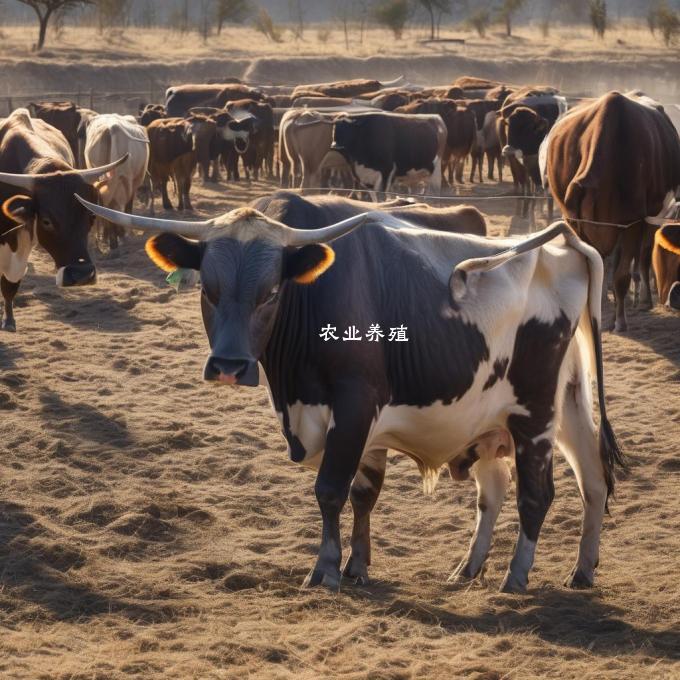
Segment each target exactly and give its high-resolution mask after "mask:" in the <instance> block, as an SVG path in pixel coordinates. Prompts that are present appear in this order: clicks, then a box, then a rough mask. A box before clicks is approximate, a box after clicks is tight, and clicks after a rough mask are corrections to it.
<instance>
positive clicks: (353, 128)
mask: <svg viewBox="0 0 680 680" xmlns="http://www.w3.org/2000/svg"><path fill="white" fill-rule="evenodd" d="M368 118H369V117H368V116H356V117H354V118H350V117H342V118H339V119H338V120H336V121H335V123H334V124H333V142H332V144H331V150H333V151H338V152H339V153H341V154H342V155H343V156H345V158H352V157H354V156H355V151H356V150H357V148H359V147H361V146H362V140H361V130H362V128H363V127H364V126H365V125H366V123H367V122H368Z"/></svg>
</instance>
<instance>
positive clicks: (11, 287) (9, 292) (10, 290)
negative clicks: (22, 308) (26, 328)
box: [0, 276, 21, 333]
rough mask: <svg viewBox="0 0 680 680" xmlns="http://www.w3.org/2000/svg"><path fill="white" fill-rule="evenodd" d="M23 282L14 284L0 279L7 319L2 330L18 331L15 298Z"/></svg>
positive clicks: (4, 319)
mask: <svg viewBox="0 0 680 680" xmlns="http://www.w3.org/2000/svg"><path fill="white" fill-rule="evenodd" d="M20 283H21V281H17V282H16V283H13V282H12V281H8V280H7V279H6V278H5V277H4V276H2V277H0V289H1V290H2V297H3V298H4V299H5V317H4V318H3V320H2V330H3V331H9V332H10V333H14V332H15V331H16V329H17V324H16V322H15V321H14V296H15V295H16V294H17V291H18V290H19V284H20Z"/></svg>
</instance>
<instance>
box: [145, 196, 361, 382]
mask: <svg viewBox="0 0 680 680" xmlns="http://www.w3.org/2000/svg"><path fill="white" fill-rule="evenodd" d="M219 222H220V223H219V228H217V229H213V230H211V231H214V232H215V235H214V236H210V238H208V239H207V240H204V241H194V240H190V239H187V238H184V237H183V236H180V235H178V234H175V233H163V234H160V235H159V236H155V237H153V238H152V239H151V240H150V241H149V242H148V243H147V246H146V251H147V253H148V254H149V256H150V257H151V259H152V260H153V261H154V262H155V263H156V264H157V265H158V266H160V267H161V268H162V269H164V270H166V271H175V270H176V269H177V268H188V269H194V270H197V271H199V272H200V278H201V284H202V288H201V311H202V314H203V324H204V326H205V331H206V334H207V336H208V340H209V343H210V348H211V353H210V356H209V357H208V360H207V361H206V363H205V367H204V371H203V377H204V379H205V380H209V381H216V382H220V383H224V384H227V385H246V386H255V385H257V384H258V383H259V372H258V365H257V362H258V359H259V358H260V357H261V356H262V354H263V353H264V350H265V348H266V346H267V343H268V342H269V339H270V336H271V333H272V329H273V327H274V322H275V320H276V317H277V312H278V310H279V305H280V301H281V299H282V296H283V295H285V289H286V287H287V286H295V285H309V284H311V283H313V282H314V281H316V279H317V278H318V277H319V276H321V274H323V272H325V271H326V270H327V269H328V268H329V267H330V266H331V265H332V264H333V261H334V259H335V254H334V252H333V250H332V249H331V248H330V246H328V245H326V244H325V243H323V242H318V243H316V242H312V243H304V245H297V244H295V243H294V241H295V234H296V233H297V232H298V230H294V229H290V228H288V227H284V225H280V224H279V223H278V222H274V221H272V220H269V219H267V218H265V217H264V216H263V215H262V214H261V213H258V212H257V211H254V210H252V209H241V210H236V211H234V212H233V213H230V214H229V215H226V216H224V218H222V219H221V220H220V221H219ZM353 223H358V221H357V218H354V220H353ZM216 226H217V225H216ZM351 228H354V227H353V226H352V227H351ZM327 229H329V228H328V227H326V228H325V229H322V230H318V232H323V233H319V235H318V236H317V237H315V236H314V235H313V232H304V231H303V232H301V233H302V234H303V235H304V236H303V238H304V239H305V240H308V238H319V239H324V238H327V237H328V236H327V234H328V232H326V231H325V230H327ZM346 231H347V228H345V232H346ZM345 232H343V233H345ZM336 233H337V232H336ZM291 330H293V329H291ZM297 330H298V331H301V332H304V329H297Z"/></svg>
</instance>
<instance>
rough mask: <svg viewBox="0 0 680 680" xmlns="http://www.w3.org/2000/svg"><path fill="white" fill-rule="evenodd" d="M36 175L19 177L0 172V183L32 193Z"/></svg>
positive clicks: (18, 175) (10, 173)
mask: <svg viewBox="0 0 680 680" xmlns="http://www.w3.org/2000/svg"><path fill="white" fill-rule="evenodd" d="M35 178H36V175H21V174H15V173H13V172H0V182H4V183H5V184H9V185H11V186H13V187H17V188H18V189H24V191H28V192H30V193H33V190H34V189H35Z"/></svg>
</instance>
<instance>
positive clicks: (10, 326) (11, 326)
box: [2, 319, 17, 333]
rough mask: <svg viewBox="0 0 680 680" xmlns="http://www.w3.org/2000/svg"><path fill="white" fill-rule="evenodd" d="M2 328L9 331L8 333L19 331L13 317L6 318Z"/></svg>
mask: <svg viewBox="0 0 680 680" xmlns="http://www.w3.org/2000/svg"><path fill="white" fill-rule="evenodd" d="M2 330H3V331H7V332H8V333H16V332H17V325H16V323H15V322H14V319H12V320H11V321H8V320H7V319H5V320H4V321H3V322H2Z"/></svg>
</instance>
